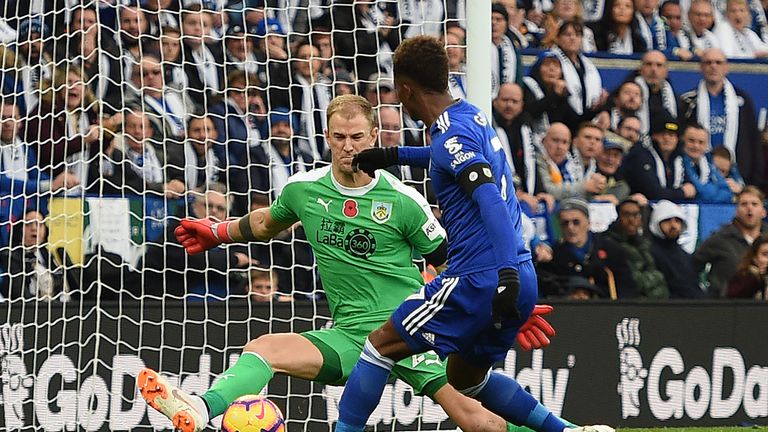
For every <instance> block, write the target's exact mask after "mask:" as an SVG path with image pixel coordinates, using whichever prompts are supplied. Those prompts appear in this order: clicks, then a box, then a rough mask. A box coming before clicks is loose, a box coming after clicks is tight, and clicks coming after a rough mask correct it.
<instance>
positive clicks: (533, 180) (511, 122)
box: [493, 83, 554, 213]
mask: <svg viewBox="0 0 768 432" xmlns="http://www.w3.org/2000/svg"><path fill="white" fill-rule="evenodd" d="M493 125H494V127H495V128H496V135H498V137H499V141H500V142H501V147H502V149H504V153H505V154H506V156H507V163H509V166H510V168H512V174H513V176H514V181H515V185H516V186H515V194H516V195H517V199H518V200H519V201H520V202H521V203H526V204H527V205H528V207H529V208H530V210H531V211H533V212H534V213H536V212H538V209H539V203H540V202H543V203H544V204H546V208H547V209H548V210H552V208H553V207H554V197H552V195H550V194H548V193H546V192H545V191H544V183H543V182H542V180H541V178H540V176H539V175H538V169H537V168H536V142H537V138H536V135H535V134H534V132H533V130H532V128H531V124H530V117H529V116H528V114H527V113H525V111H524V110H523V89H522V88H521V87H520V86H519V85H517V84H509V83H508V84H502V85H501V88H500V89H499V94H498V96H496V98H495V99H494V100H493Z"/></svg>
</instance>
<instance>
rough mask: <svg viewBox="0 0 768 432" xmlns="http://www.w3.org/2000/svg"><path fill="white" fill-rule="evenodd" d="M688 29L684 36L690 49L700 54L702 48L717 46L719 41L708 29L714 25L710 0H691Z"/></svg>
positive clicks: (702, 51)
mask: <svg viewBox="0 0 768 432" xmlns="http://www.w3.org/2000/svg"><path fill="white" fill-rule="evenodd" d="M688 23H689V27H690V29H689V30H686V31H685V37H686V38H687V39H688V40H689V41H690V48H689V49H690V50H691V51H693V53H694V54H695V55H697V56H701V55H702V54H703V53H704V50H707V49H710V48H719V47H720V41H719V40H718V39H717V36H715V34H714V33H712V31H711V30H710V29H711V28H712V27H714V25H715V14H714V9H713V8H712V3H711V2H710V0H692V1H691V5H690V7H689V9H688Z"/></svg>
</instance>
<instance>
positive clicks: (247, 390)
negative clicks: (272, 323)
mask: <svg viewBox="0 0 768 432" xmlns="http://www.w3.org/2000/svg"><path fill="white" fill-rule="evenodd" d="M273 376H274V372H273V371H272V366H270V365H269V363H267V361H266V360H264V359H263V358H262V357H261V356H260V355H258V354H256V353H253V352H248V351H245V352H243V354H242V355H241V356H240V358H239V359H237V362H235V364H233V365H232V366H231V367H230V368H229V369H227V370H225V371H224V373H222V374H221V376H220V377H219V380H218V381H217V382H216V383H215V384H214V385H213V386H211V388H210V389H208V391H207V392H205V393H204V394H203V395H202V396H201V397H202V398H203V400H204V401H205V403H206V405H208V409H209V410H210V413H209V414H210V418H212V419H213V418H216V417H217V416H219V415H221V414H223V413H224V411H226V410H227V407H229V405H230V404H231V403H232V402H233V401H234V400H235V399H237V398H239V397H240V396H245V395H249V394H259V392H261V390H262V389H263V388H264V386H266V385H267V383H268V382H269V381H270V380H271V379H272V377H273Z"/></svg>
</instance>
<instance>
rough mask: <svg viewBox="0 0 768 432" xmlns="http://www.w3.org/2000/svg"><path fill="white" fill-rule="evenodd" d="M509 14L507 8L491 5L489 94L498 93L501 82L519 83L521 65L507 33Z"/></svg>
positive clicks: (521, 72) (521, 75) (521, 77)
mask: <svg viewBox="0 0 768 432" xmlns="http://www.w3.org/2000/svg"><path fill="white" fill-rule="evenodd" d="M508 28H509V14H508V13H507V9H506V8H505V7H504V6H503V5H501V4H498V3H494V4H493V6H492V7H491V41H492V43H493V48H492V49H491V77H492V80H493V81H492V82H491V94H493V95H494V97H495V96H496V95H497V94H498V93H499V87H500V86H501V84H507V83H521V82H522V79H523V66H522V63H521V59H520V56H519V55H518V53H517V47H516V46H515V44H514V43H513V42H512V39H510V37H509V36H508V35H507V32H508V30H507V29H508Z"/></svg>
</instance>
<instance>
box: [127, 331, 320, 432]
mask: <svg viewBox="0 0 768 432" xmlns="http://www.w3.org/2000/svg"><path fill="white" fill-rule="evenodd" d="M322 365H323V356H322V354H321V353H320V351H319V350H318V349H317V347H316V346H315V345H313V344H312V343H311V342H310V341H309V340H308V339H306V338H305V337H303V336H301V335H299V334H295V333H281V334H268V335H263V336H260V337H259V338H257V339H255V340H252V341H250V342H249V343H248V344H247V345H246V346H245V349H244V350H243V354H242V355H241V356H240V358H239V359H238V360H237V362H235V364H234V365H232V366H230V367H229V369H227V370H225V371H224V373H222V374H221V375H220V376H219V378H218V379H217V380H216V382H215V383H214V384H213V386H211V388H210V389H208V391H206V392H205V393H203V394H202V395H201V396H193V395H188V394H186V393H184V392H183V391H181V390H180V389H178V388H176V387H175V386H173V385H172V384H170V382H169V381H168V380H167V379H165V378H164V377H162V376H161V375H160V374H158V373H157V372H155V371H153V370H152V369H144V370H142V371H141V373H140V374H139V376H138V378H137V380H136V385H137V386H138V387H139V390H140V391H141V394H142V396H143V397H144V399H146V400H147V403H148V404H149V405H150V406H152V407H153V408H155V409H156V410H158V411H160V412H161V413H162V414H163V415H165V416H166V417H168V418H169V419H171V421H172V422H173V423H174V425H175V426H177V427H178V428H179V429H181V430H182V431H184V432H197V431H200V430H202V429H203V428H204V427H205V425H207V424H208V421H209V419H213V418H216V417H218V416H219V415H221V414H223V413H224V411H226V409H227V407H229V405H230V404H231V403H232V402H233V401H234V400H235V399H237V398H239V397H240V396H244V395H248V394H258V393H260V392H261V391H262V390H263V389H264V387H265V386H266V385H267V383H268V382H269V381H270V380H271V379H272V377H273V376H274V373H275V372H281V373H286V374H288V375H291V376H295V377H299V378H304V379H313V378H314V377H316V376H317V374H318V372H319V371H320V368H321V367H322ZM158 383H159V384H158ZM177 417H178V418H179V419H180V420H179V421H177V420H176V418H177ZM177 423H178V424H177Z"/></svg>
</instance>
